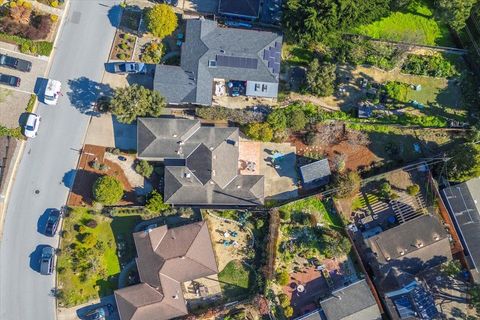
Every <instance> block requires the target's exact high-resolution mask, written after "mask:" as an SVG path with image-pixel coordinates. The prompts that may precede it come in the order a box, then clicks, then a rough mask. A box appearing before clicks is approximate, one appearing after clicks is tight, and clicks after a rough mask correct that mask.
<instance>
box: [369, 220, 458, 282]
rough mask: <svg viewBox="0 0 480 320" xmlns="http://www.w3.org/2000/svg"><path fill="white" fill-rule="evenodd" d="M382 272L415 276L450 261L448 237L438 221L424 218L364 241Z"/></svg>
mask: <svg viewBox="0 0 480 320" xmlns="http://www.w3.org/2000/svg"><path fill="white" fill-rule="evenodd" d="M365 241H366V243H367V244H368V246H369V247H370V249H371V250H372V252H373V254H374V256H375V260H376V262H377V263H378V264H379V269H380V271H381V272H383V273H384V274H386V273H387V272H388V271H389V270H390V268H391V267H394V266H395V267H398V268H399V269H401V270H404V271H407V272H410V273H412V274H414V275H415V274H416V273H418V272H420V271H422V270H424V269H425V268H429V267H432V266H436V265H439V264H441V263H443V262H445V261H447V260H451V259H452V253H451V250H450V241H449V239H448V234H447V232H446V231H445V229H444V227H443V226H442V224H441V223H440V221H439V220H438V219H437V218H436V217H433V216H430V215H423V216H420V217H418V218H415V219H412V220H410V221H408V222H405V223H402V224H401V225H399V226H396V227H394V228H391V229H388V230H386V231H384V232H382V233H380V234H378V235H375V236H373V237H371V238H368V239H366V240H365Z"/></svg>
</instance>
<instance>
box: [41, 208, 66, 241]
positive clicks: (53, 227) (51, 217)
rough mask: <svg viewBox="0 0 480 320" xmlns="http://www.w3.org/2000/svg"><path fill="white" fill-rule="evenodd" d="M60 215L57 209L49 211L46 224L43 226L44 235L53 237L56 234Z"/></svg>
mask: <svg viewBox="0 0 480 320" xmlns="http://www.w3.org/2000/svg"><path fill="white" fill-rule="evenodd" d="M61 216H62V214H61V212H60V210H58V209H52V210H50V212H49V214H48V219H47V224H46V225H45V235H47V236H49V237H53V236H54V235H55V233H56V232H57V229H58V225H59V224H60V218H61Z"/></svg>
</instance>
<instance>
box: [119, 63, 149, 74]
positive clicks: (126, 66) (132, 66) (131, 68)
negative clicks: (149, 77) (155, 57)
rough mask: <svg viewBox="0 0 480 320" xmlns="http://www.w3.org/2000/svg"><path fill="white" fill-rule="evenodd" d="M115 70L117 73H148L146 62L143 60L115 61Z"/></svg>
mask: <svg viewBox="0 0 480 320" xmlns="http://www.w3.org/2000/svg"><path fill="white" fill-rule="evenodd" d="M113 72H114V73H117V74H136V73H146V67H145V63H141V62H115V63H113Z"/></svg>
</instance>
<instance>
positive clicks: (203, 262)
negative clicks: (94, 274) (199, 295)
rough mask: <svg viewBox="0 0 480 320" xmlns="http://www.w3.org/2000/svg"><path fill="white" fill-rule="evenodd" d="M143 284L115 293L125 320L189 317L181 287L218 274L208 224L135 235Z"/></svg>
mask: <svg viewBox="0 0 480 320" xmlns="http://www.w3.org/2000/svg"><path fill="white" fill-rule="evenodd" d="M133 238H134V240H135V246H136V248H137V253H138V258H137V268H138V272H139V274H140V281H141V282H142V283H140V284H137V285H134V286H130V287H126V288H123V289H120V290H116V291H115V299H116V301H117V306H118V311H119V314H120V318H121V320H127V319H128V320H130V319H132V320H143V319H145V320H147V319H148V320H163V319H171V318H174V317H178V316H182V315H185V314H187V313H188V311H187V308H186V304H185V299H184V298H183V292H182V287H181V284H182V283H183V282H185V281H190V280H195V279H198V278H202V277H205V276H209V275H213V274H216V273H218V267H217V263H216V260H215V254H214V252H213V248H212V244H211V239H210V234H209V232H208V228H207V224H206V223H204V222H197V223H192V224H189V225H186V226H182V227H178V228H173V229H167V227H166V226H161V227H158V228H155V229H152V230H150V231H141V232H137V233H134V234H133Z"/></svg>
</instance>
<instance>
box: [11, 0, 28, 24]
mask: <svg viewBox="0 0 480 320" xmlns="http://www.w3.org/2000/svg"><path fill="white" fill-rule="evenodd" d="M31 15H32V9H30V8H27V7H24V6H21V5H18V4H17V5H16V6H14V7H11V8H10V10H9V16H10V18H12V20H13V21H15V22H17V23H20V24H24V25H28V24H29V23H30V17H31Z"/></svg>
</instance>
